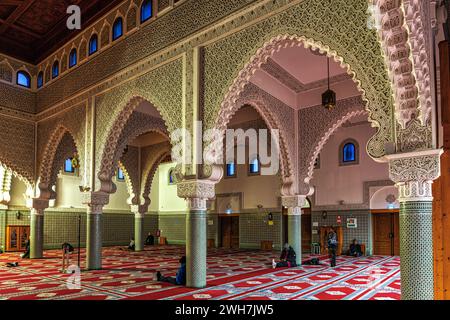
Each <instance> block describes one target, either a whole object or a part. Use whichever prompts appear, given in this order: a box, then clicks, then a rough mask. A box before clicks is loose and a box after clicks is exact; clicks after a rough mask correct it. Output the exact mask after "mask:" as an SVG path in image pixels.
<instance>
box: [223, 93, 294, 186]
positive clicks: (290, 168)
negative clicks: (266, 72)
mask: <svg viewBox="0 0 450 320" xmlns="http://www.w3.org/2000/svg"><path fill="white" fill-rule="evenodd" d="M246 105H247V106H250V107H252V108H253V109H254V110H255V111H256V112H257V113H258V114H259V115H260V116H261V118H262V119H263V120H264V122H265V123H266V125H267V126H268V129H271V130H278V132H279V138H280V141H279V142H280V143H279V149H280V150H279V154H280V156H281V157H280V169H281V175H280V176H281V180H282V183H283V193H286V194H290V193H291V192H292V190H291V187H292V185H293V183H294V179H295V172H294V166H295V162H294V157H293V154H294V152H295V150H291V148H289V143H288V138H287V137H288V136H289V134H290V135H291V137H292V136H293V135H294V128H286V127H284V126H283V125H281V123H280V119H279V118H278V116H277V114H275V112H274V111H273V110H272V108H271V104H270V102H269V101H267V99H265V98H264V97H263V96H262V95H259V94H258V93H257V92H254V91H244V92H243V94H242V95H241V97H240V98H239V99H238V100H237V101H236V103H235V104H234V106H233V108H232V109H231V110H230V112H231V113H230V114H231V116H230V117H229V118H228V123H229V121H230V120H231V118H232V117H233V116H234V115H235V114H236V112H237V111H238V110H239V109H240V108H242V107H243V106H246ZM228 123H226V125H228ZM221 125H222V124H221ZM219 128H220V129H221V130H224V129H222V128H223V127H219ZM225 129H226V127H225ZM289 129H291V130H290V131H289Z"/></svg>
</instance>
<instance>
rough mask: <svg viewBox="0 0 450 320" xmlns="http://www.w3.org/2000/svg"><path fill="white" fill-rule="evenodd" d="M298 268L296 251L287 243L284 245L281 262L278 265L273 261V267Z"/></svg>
mask: <svg viewBox="0 0 450 320" xmlns="http://www.w3.org/2000/svg"><path fill="white" fill-rule="evenodd" d="M296 266H297V254H296V253H295V250H294V249H293V248H292V247H291V246H290V245H289V244H288V243H286V244H285V245H284V248H283V251H281V256H280V261H279V262H278V263H277V262H275V260H272V267H273V268H274V269H275V268H286V267H288V268H291V267H296Z"/></svg>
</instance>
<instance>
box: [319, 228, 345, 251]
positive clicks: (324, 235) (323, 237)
mask: <svg viewBox="0 0 450 320" xmlns="http://www.w3.org/2000/svg"><path fill="white" fill-rule="evenodd" d="M331 228H333V229H334V231H335V232H336V237H337V241H338V245H337V248H336V255H338V256H340V255H342V247H343V244H344V235H343V231H342V227H341V226H338V227H327V226H323V227H320V231H319V235H320V251H321V254H328V234H329V233H330V231H331Z"/></svg>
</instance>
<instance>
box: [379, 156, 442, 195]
mask: <svg viewBox="0 0 450 320" xmlns="http://www.w3.org/2000/svg"><path fill="white" fill-rule="evenodd" d="M441 154H442V150H430V151H423V152H415V153H406V154H397V155H391V156H387V158H388V159H389V177H390V179H391V180H392V181H394V182H395V183H396V186H397V187H398V189H399V201H400V202H405V201H432V200H433V196H432V188H431V185H432V183H433V180H435V179H437V178H438V177H439V176H440V174H441V171H440V155H441Z"/></svg>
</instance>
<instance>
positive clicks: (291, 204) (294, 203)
mask: <svg viewBox="0 0 450 320" xmlns="http://www.w3.org/2000/svg"><path fill="white" fill-rule="evenodd" d="M305 200H306V196H303V195H295V196H286V197H282V198H281V204H282V205H283V207H286V208H297V207H298V208H300V209H301V208H302V207H303V205H304V204H305Z"/></svg>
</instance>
